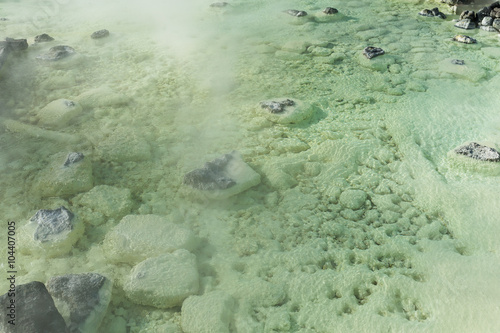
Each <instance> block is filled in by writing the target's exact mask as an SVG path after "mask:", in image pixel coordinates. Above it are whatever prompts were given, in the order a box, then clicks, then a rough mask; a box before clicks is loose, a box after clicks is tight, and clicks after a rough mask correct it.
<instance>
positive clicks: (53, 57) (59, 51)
mask: <svg viewBox="0 0 500 333" xmlns="http://www.w3.org/2000/svg"><path fill="white" fill-rule="evenodd" d="M75 53H76V51H75V49H74V48H72V47H71V46H67V45H57V46H53V47H51V48H50V49H49V51H48V52H47V53H44V54H41V55H39V56H37V57H36V58H37V59H39V60H42V61H58V60H61V59H64V58H67V57H69V56H72V55H74V54H75Z"/></svg>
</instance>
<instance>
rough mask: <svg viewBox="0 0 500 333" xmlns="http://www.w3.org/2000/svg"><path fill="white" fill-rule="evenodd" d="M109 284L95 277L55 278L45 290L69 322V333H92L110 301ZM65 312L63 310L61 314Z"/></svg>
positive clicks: (83, 275) (93, 274)
mask: <svg viewBox="0 0 500 333" xmlns="http://www.w3.org/2000/svg"><path fill="white" fill-rule="evenodd" d="M111 288H112V283H111V281H110V280H108V279H107V278H106V277H104V276H102V275H100V274H97V273H84V274H68V275H62V276H55V277H52V278H50V279H49V281H48V282H47V289H48V291H49V292H50V294H51V295H52V297H53V298H54V300H55V302H56V305H59V306H58V308H59V309H61V311H64V310H66V311H67V313H64V312H62V313H63V317H65V318H66V319H67V321H68V323H69V324H68V326H69V329H70V331H71V332H79V333H95V332H97V329H98V328H99V325H100V324H101V321H102V319H103V318H104V315H105V313H106V310H107V308H108V304H109V301H110V300H111ZM62 309H64V310H62Z"/></svg>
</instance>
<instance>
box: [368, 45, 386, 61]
mask: <svg viewBox="0 0 500 333" xmlns="http://www.w3.org/2000/svg"><path fill="white" fill-rule="evenodd" d="M384 53H385V51H384V50H382V49H381V48H379V47H373V46H368V47H365V49H364V50H363V55H364V56H365V57H367V58H368V59H371V58H374V57H377V56H379V55H382V54H384Z"/></svg>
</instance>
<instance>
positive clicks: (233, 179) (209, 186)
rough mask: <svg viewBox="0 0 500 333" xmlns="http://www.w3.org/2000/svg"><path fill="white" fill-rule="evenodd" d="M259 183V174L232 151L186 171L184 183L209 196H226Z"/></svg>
mask: <svg viewBox="0 0 500 333" xmlns="http://www.w3.org/2000/svg"><path fill="white" fill-rule="evenodd" d="M259 183H260V175H259V174H258V173H256V172H255V171H254V170H253V169H252V168H251V167H250V166H249V165H248V164H246V163H245V162H244V161H243V159H242V158H241V155H240V154H239V153H238V152H236V151H233V152H231V153H230V154H225V155H223V156H221V157H219V158H216V159H215V160H213V161H211V162H207V163H205V165H204V166H203V167H202V168H200V169H195V170H193V171H190V172H188V173H187V174H186V175H185V176H184V184H185V185H189V186H190V187H192V188H194V189H197V190H201V191H203V192H202V193H203V195H205V196H207V197H210V198H227V197H229V196H232V195H235V194H238V193H240V192H243V191H245V190H247V189H249V188H251V187H253V186H255V185H257V184H259Z"/></svg>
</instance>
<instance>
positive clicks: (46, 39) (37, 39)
mask: <svg viewBox="0 0 500 333" xmlns="http://www.w3.org/2000/svg"><path fill="white" fill-rule="evenodd" d="M53 40H54V38H52V37H51V36H49V35H47V34H41V35H37V36H35V43H45V42H51V41H53Z"/></svg>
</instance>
